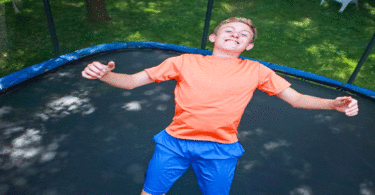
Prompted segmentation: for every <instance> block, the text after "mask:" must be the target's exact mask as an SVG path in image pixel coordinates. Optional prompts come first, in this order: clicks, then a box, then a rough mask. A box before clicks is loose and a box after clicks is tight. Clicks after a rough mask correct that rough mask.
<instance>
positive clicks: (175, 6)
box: [0, 0, 375, 90]
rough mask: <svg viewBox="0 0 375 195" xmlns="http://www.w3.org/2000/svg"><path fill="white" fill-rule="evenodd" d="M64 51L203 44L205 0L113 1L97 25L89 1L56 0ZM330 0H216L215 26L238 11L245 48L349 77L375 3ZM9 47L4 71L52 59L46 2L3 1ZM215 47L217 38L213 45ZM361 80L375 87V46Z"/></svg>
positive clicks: (254, 54) (372, 22)
mask: <svg viewBox="0 0 375 195" xmlns="http://www.w3.org/2000/svg"><path fill="white" fill-rule="evenodd" d="M50 3H51V8H52V12H53V15H54V21H55V26H56V29H57V36H58V39H59V42H60V50H61V52H62V53H63V54H65V53H69V52H72V51H75V50H78V49H81V48H85V47H89V46H94V45H98V44H102V43H110V42H128V41H155V42H163V43H171V44H178V45H185V46H191V47H197V48H200V45H201V39H202V33H203V26H204V18H205V14H206V6H207V1H206V0H139V1H137V0H123V1H115V0H107V2H106V4H107V10H108V12H109V15H110V17H111V18H112V20H111V21H110V22H108V23H103V24H92V23H89V22H88V21H87V19H86V13H87V11H86V6H85V3H84V1H83V0H57V1H51V2H50ZM340 7H341V4H340V3H337V2H335V1H333V0H326V1H325V2H324V4H323V5H322V6H320V0H312V1H309V0H214V8H213V11H212V20H211V27H210V32H212V31H213V29H214V27H215V26H216V25H217V24H218V23H219V22H220V21H222V20H224V19H226V18H228V17H232V16H242V17H248V18H251V19H252V20H253V21H254V23H255V25H256V26H257V28H258V34H259V35H258V39H257V40H256V42H255V47H254V48H253V49H252V50H250V51H248V52H245V53H243V56H246V57H251V58H255V59H259V60H263V61H267V62H271V63H275V64H281V65H285V66H288V67H293V68H298V69H300V70H304V71H307V72H312V73H316V74H319V75H322V76H326V77H329V78H333V79H336V80H339V81H343V82H346V81H347V80H348V79H349V77H350V75H351V72H352V71H353V70H354V68H355V66H356V65H357V63H358V61H359V59H360V58H361V56H362V54H363V52H364V50H365V48H366V46H367V44H368V43H369V41H370V39H371V37H372V36H373V34H374V33H375V2H374V1H372V0H360V1H359V8H358V9H356V7H355V5H354V4H350V5H349V6H348V7H347V8H346V9H345V11H344V12H343V13H339V12H338V10H339V9H340ZM5 9H6V14H5V19H6V27H7V37H8V48H9V50H8V52H7V53H2V54H1V56H0V63H2V65H0V71H1V73H0V77H1V76H4V75H7V74H9V73H11V72H14V71H17V70H19V69H22V68H25V67H27V66H31V65H33V64H36V63H39V62H42V61H45V60H48V59H50V58H53V57H54V54H53V47H52V44H51V42H50V37H49V32H48V27H47V24H46V18H45V13H44V9H43V4H42V1H40V0H23V4H22V7H21V9H20V10H21V14H15V13H14V11H13V8H12V4H11V3H10V2H7V3H5ZM207 48H208V49H210V50H212V48H213V44H212V43H209V44H208V46H207ZM354 84H355V85H358V86H361V87H365V88H368V89H371V90H375V85H374V84H375V49H374V50H373V51H372V52H371V54H370V55H369V57H368V59H367V60H366V63H365V64H364V66H363V68H362V70H361V71H360V73H359V75H358V77H357V79H356V80H355V82H354Z"/></svg>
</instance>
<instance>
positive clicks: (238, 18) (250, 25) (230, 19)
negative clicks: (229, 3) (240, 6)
mask: <svg viewBox="0 0 375 195" xmlns="http://www.w3.org/2000/svg"><path fill="white" fill-rule="evenodd" d="M231 22H242V23H244V24H246V25H248V26H249V27H250V29H251V31H253V34H254V36H253V40H252V42H254V41H255V39H256V38H257V29H256V27H255V25H254V23H253V22H252V21H251V20H250V19H247V18H241V17H233V18H228V19H226V20H224V21H222V22H221V23H220V24H219V25H218V26H217V27H216V28H215V31H214V33H215V35H216V34H217V31H218V30H219V29H220V27H221V26H223V25H224V24H228V23H231Z"/></svg>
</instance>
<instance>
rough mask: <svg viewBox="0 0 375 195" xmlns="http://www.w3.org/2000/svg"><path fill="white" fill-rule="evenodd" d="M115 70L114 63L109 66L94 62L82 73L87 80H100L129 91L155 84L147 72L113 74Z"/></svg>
mask: <svg viewBox="0 0 375 195" xmlns="http://www.w3.org/2000/svg"><path fill="white" fill-rule="evenodd" d="M114 68H115V63H114V62H112V61H111V62H109V63H108V65H104V64H101V63H100V62H92V63H91V64H88V65H87V67H86V68H85V69H84V70H83V71H82V76H83V77H84V78H87V79H100V80H101V81H103V82H106V83H108V84H110V85H112V86H114V87H118V88H123V89H129V90H130V89H134V88H136V87H140V86H142V85H146V84H149V83H153V82H154V81H153V80H151V79H150V77H149V76H148V73H147V72H146V71H141V72H139V73H136V74H132V75H128V74H119V73H114V72H111V71H112V70H113V69H114Z"/></svg>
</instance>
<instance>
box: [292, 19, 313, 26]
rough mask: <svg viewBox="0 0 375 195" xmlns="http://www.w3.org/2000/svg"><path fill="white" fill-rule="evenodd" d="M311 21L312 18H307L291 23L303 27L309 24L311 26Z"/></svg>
mask: <svg viewBox="0 0 375 195" xmlns="http://www.w3.org/2000/svg"><path fill="white" fill-rule="evenodd" d="M310 23H311V20H310V18H305V19H303V20H302V21H293V22H289V24H292V25H294V26H298V27H301V28H308V27H309V26H311V25H310Z"/></svg>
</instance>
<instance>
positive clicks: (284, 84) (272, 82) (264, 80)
mask: <svg viewBox="0 0 375 195" xmlns="http://www.w3.org/2000/svg"><path fill="white" fill-rule="evenodd" d="M290 85H291V84H290V83H289V82H288V81H286V80H285V79H284V78H282V77H281V76H279V75H277V74H276V73H275V72H274V71H273V70H271V69H270V68H268V67H266V66H264V65H260V67H259V80H258V89H260V90H262V91H264V92H266V93H267V94H268V95H270V96H272V95H276V94H278V93H280V92H282V91H283V90H284V89H286V88H288V87H290Z"/></svg>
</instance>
